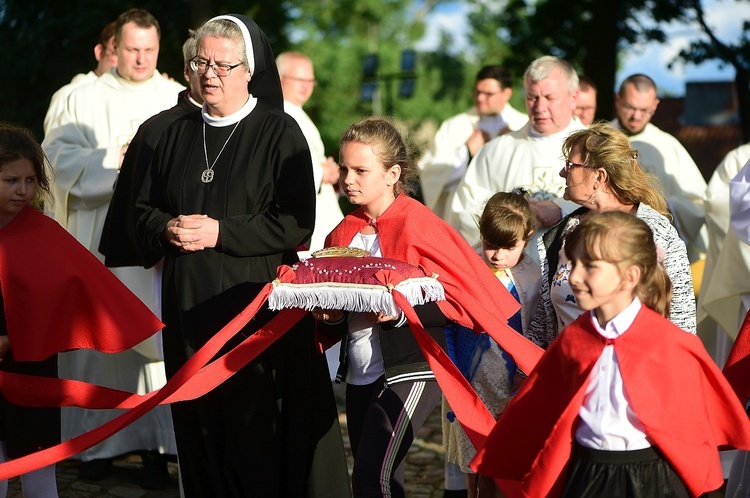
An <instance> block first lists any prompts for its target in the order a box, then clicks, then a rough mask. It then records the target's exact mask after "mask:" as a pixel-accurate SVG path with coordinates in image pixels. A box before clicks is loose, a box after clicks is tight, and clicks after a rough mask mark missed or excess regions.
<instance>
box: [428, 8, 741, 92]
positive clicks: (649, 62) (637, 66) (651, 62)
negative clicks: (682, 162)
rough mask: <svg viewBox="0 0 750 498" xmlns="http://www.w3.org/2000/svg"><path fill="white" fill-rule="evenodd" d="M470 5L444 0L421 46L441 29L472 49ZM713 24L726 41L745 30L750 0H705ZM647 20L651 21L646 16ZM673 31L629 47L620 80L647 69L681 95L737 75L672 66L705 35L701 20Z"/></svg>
mask: <svg viewBox="0 0 750 498" xmlns="http://www.w3.org/2000/svg"><path fill="white" fill-rule="evenodd" d="M467 9H468V7H467V6H466V5H465V3H464V2H447V3H444V4H440V5H439V6H438V7H437V8H436V9H435V10H434V12H432V13H431V14H430V17H429V22H428V31H427V34H426V35H425V37H424V39H423V40H422V41H421V42H420V43H419V45H418V46H417V48H418V49H427V48H430V47H433V46H435V44H436V43H437V40H438V33H439V32H440V30H441V29H443V30H447V31H449V32H451V33H453V35H454V37H455V41H456V50H457V51H465V50H467V49H468V40H467V38H466V33H467V32H468V31H469V24H468V20H467V18H466V13H467ZM704 10H705V12H706V17H707V22H708V24H709V26H711V27H712V28H714V30H715V33H716V34H717V36H718V37H719V38H720V39H721V40H723V41H730V42H731V41H732V40H733V39H737V38H738V37H739V36H740V34H741V26H742V23H743V22H744V21H745V20H750V2H747V1H744V2H738V1H736V0H705V1H704ZM644 22H648V21H647V20H645V21H644ZM664 29H665V30H666V31H667V33H668V35H669V43H667V44H664V45H660V44H657V43H649V44H646V45H638V46H633V47H629V48H628V49H627V50H626V51H625V52H624V53H623V54H622V56H623V60H622V67H621V69H620V70H619V71H618V73H617V78H616V79H617V84H618V85H619V83H620V82H621V81H622V80H623V79H625V78H626V77H627V76H628V75H630V74H633V73H645V74H648V75H649V76H651V77H652V78H653V79H654V80H655V81H656V83H657V85H658V86H659V88H660V94H661V93H664V94H668V95H670V96H681V95H684V93H685V83H686V82H689V81H690V82H692V81H728V80H733V79H734V69H733V68H731V67H724V68H720V67H719V65H718V63H716V62H707V63H704V64H701V65H699V66H695V65H692V64H690V65H685V64H682V63H678V64H675V65H674V66H673V67H672V68H671V69H669V68H668V67H667V64H668V63H669V62H670V61H671V60H672V59H674V57H675V55H677V53H678V52H679V51H680V49H681V48H683V47H686V46H687V45H688V43H689V41H690V40H692V39H695V38H696V37H699V36H701V35H702V32H701V30H700V28H699V27H698V25H697V23H693V24H687V25H686V24H677V23H672V24H670V25H667V26H664Z"/></svg>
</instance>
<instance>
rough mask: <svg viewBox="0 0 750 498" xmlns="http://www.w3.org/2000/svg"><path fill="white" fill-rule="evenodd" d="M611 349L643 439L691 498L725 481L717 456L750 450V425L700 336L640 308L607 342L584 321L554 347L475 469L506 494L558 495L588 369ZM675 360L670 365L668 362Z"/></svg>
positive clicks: (499, 424)
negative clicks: (628, 324) (726, 451)
mask: <svg viewBox="0 0 750 498" xmlns="http://www.w3.org/2000/svg"><path fill="white" fill-rule="evenodd" d="M608 343H611V344H614V348H615V354H616V355H617V359H618V362H619V364H620V371H621V373H622V377H623V382H624V385H625V388H626V389H627V395H628V399H629V400H630V403H631V406H632V408H633V410H634V411H635V413H636V414H637V415H638V418H639V419H640V420H641V422H642V423H643V426H644V427H645V432H646V434H647V435H648V437H649V439H650V440H651V441H652V443H653V444H654V446H656V447H657V448H658V449H659V451H660V452H661V453H662V454H663V455H664V457H665V458H666V459H667V461H668V462H669V463H670V465H671V466H672V467H673V468H674V469H675V471H676V472H677V474H678V475H679V476H680V478H681V479H682V480H683V482H684V483H685V485H686V486H687V489H688V490H689V491H690V493H691V494H693V495H694V496H698V495H700V494H702V493H705V492H709V491H713V490H716V489H718V488H719V487H720V486H721V485H722V482H723V477H722V471H721V464H720V461H719V454H718V450H719V449H726V447H735V448H740V449H750V421H748V418H747V415H746V414H745V411H744V410H743V408H742V405H741V404H740V403H739V402H738V401H737V398H736V396H734V394H733V393H732V391H731V388H730V386H729V384H728V383H727V381H726V379H725V378H724V376H723V375H722V374H721V372H720V371H719V369H718V367H717V366H716V364H715V363H714V361H713V360H712V359H711V357H710V356H709V355H708V353H706V350H705V349H704V347H703V344H702V343H701V342H700V339H698V338H697V337H696V336H694V335H692V334H688V333H686V332H683V331H682V330H680V329H678V328H677V327H676V326H675V325H673V324H672V323H671V322H669V321H668V320H667V319H665V318H663V317H662V316H660V315H658V314H657V313H655V312H654V311H652V310H650V309H648V308H646V307H645V306H643V307H642V308H641V311H640V312H639V313H638V316H637V317H636V319H635V321H634V322H633V324H632V326H631V327H630V328H629V329H628V330H627V331H626V332H625V333H624V334H623V335H622V336H621V337H619V338H618V339H616V340H614V341H608V340H607V339H606V338H604V337H602V336H601V335H600V334H599V333H598V332H597V331H596V329H595V328H594V326H593V324H592V322H591V318H590V315H589V313H584V314H583V315H581V317H580V318H578V319H577V320H576V321H575V322H573V323H572V324H571V325H570V326H568V327H567V328H566V329H565V330H563V332H562V334H561V335H560V336H559V337H558V338H557V339H556V340H555V341H554V342H553V343H552V344H551V345H550V347H549V348H548V349H547V352H546V354H545V355H544V357H543V358H542V360H541V361H540V362H539V365H538V366H537V368H536V369H535V370H534V371H533V372H532V373H531V375H529V378H528V379H527V381H526V382H524V384H523V386H522V387H521V389H520V390H519V392H518V394H517V395H516V396H515V399H514V400H513V401H512V402H511V404H510V405H509V406H508V408H507V409H506V411H505V412H504V413H503V414H502V415H501V416H500V418H499V419H498V422H497V425H496V426H495V428H494V429H493V431H492V432H491V433H490V436H489V437H488V438H487V442H486V444H485V446H484V447H483V448H481V449H480V451H479V452H478V453H477V456H476V458H475V459H474V461H473V462H472V468H474V469H475V470H476V471H477V472H478V473H479V474H482V475H488V476H491V477H494V478H495V479H496V480H497V482H498V484H500V486H501V488H502V489H503V491H504V492H505V493H506V496H509V497H515V496H528V497H538V496H559V495H560V493H561V492H562V488H563V486H564V484H565V479H566V477H567V475H566V474H567V472H566V467H567V464H568V461H569V460H570V456H571V450H572V448H573V442H574V439H575V430H576V426H577V424H578V422H579V418H578V414H579V411H580V407H581V404H582V402H583V398H584V395H585V391H586V385H587V384H588V382H587V379H588V376H589V373H590V372H591V369H592V368H593V367H594V365H595V363H596V361H597V360H598V358H599V356H600V355H601V352H602V350H603V349H604V346H605V345H607V344H608ZM667 362H668V364H667Z"/></svg>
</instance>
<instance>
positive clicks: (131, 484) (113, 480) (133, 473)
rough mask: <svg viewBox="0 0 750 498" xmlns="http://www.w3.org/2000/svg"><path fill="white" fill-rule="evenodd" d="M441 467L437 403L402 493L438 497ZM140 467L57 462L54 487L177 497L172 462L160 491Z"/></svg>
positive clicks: (126, 461) (409, 461) (127, 497)
mask: <svg viewBox="0 0 750 498" xmlns="http://www.w3.org/2000/svg"><path fill="white" fill-rule="evenodd" d="M339 419H340V421H341V425H342V428H343V430H344V444H345V445H346V449H347V459H348V461H349V471H350V472H351V468H352V458H351V453H350V452H349V446H348V444H349V442H348V438H347V437H346V417H345V416H344V415H343V414H341V415H340V416H339ZM443 467H444V459H443V447H442V432H441V428H440V405H438V406H437V407H436V408H435V409H434V410H433V411H432V413H431V414H430V417H429V418H428V419H427V422H426V423H425V425H424V426H423V427H422V429H421V430H420V432H419V433H417V439H416V440H415V442H414V445H413V446H412V448H411V450H410V451H409V454H408V455H407V457H406V496H407V497H409V498H442V496H443ZM140 469H141V459H140V457H138V456H135V455H131V456H128V457H125V458H122V459H119V460H116V461H115V462H114V465H113V466H112V471H111V472H110V474H109V475H108V476H107V477H106V478H105V479H102V480H101V481H96V482H90V481H84V480H82V479H79V478H78V462H77V461H75V460H66V461H63V462H60V463H58V464H57V486H58V491H59V495H60V498H178V497H179V496H180V492H179V485H178V482H177V465H176V464H174V463H170V464H169V472H170V474H171V476H172V484H171V485H170V486H169V487H167V488H166V489H163V490H160V491H146V490H145V489H143V488H141V487H140V486H139V485H138V477H139V475H140ZM22 497H23V494H22V492H21V484H20V480H19V479H18V478H14V479H12V480H11V482H10V489H9V491H8V498H22ZM331 498H336V497H331Z"/></svg>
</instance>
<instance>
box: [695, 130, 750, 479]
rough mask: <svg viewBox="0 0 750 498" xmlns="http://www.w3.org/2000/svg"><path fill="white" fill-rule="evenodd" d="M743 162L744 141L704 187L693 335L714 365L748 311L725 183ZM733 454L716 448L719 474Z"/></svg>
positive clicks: (745, 260) (747, 273)
mask: <svg viewBox="0 0 750 498" xmlns="http://www.w3.org/2000/svg"><path fill="white" fill-rule="evenodd" d="M749 161H750V144H746V145H741V146H739V147H737V148H736V149H733V150H731V151H730V152H729V153H728V154H727V155H726V156H725V157H724V159H723V160H722V161H721V163H719V165H718V166H717V167H716V169H715V170H714V173H713V175H711V179H710V180H709V182H708V189H707V190H706V201H705V208H706V228H707V230H708V251H707V253H706V261H705V268H704V271H703V280H702V283H701V287H700V293H699V295H698V305H697V317H696V318H697V322H698V335H699V336H700V338H701V340H702V341H703V343H704V345H705V346H706V349H707V350H708V351H709V352H710V353H711V356H712V357H713V359H714V360H715V361H716V363H717V364H718V365H719V367H720V368H723V367H724V363H725V362H726V359H727V356H728V355H729V351H730V350H731V348H732V344H733V342H734V339H736V338H737V332H738V331H739V328H740V325H741V324H742V320H743V319H744V318H745V314H746V313H747V311H748V309H750V245H748V244H747V243H745V242H743V241H742V240H740V239H739V238H738V237H737V235H736V234H735V232H734V230H732V229H730V225H729V219H730V200H729V199H730V190H729V185H730V183H731V181H732V179H734V178H735V177H736V176H737V175H738V173H739V172H740V170H741V169H742V168H743V166H745V164H747V163H748V162H749ZM739 181H741V177H740V180H739ZM736 453H737V452H736V451H734V450H732V451H725V452H721V463H722V468H723V470H724V476H725V477H727V476H729V466H730V463H731V462H732V460H733V458H734V457H735V454H736Z"/></svg>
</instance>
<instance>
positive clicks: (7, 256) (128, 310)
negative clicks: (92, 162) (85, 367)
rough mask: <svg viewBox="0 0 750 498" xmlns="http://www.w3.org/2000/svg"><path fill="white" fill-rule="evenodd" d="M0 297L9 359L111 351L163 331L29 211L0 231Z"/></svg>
mask: <svg viewBox="0 0 750 498" xmlns="http://www.w3.org/2000/svg"><path fill="white" fill-rule="evenodd" d="M0 291H1V292H2V297H3V303H4V310H5V321H6V323H7V327H8V339H9V341H10V345H11V350H12V351H13V357H14V358H15V359H16V360H21V361H40V360H43V359H45V358H48V357H50V356H52V355H53V354H55V353H59V352H62V351H69V350H72V349H79V348H88V349H96V350H98V351H103V352H105V353H116V352H119V351H124V350H126V349H130V348H131V347H133V346H135V345H136V344H138V343H139V342H141V341H143V340H144V339H146V338H148V337H150V336H151V335H153V334H154V333H156V332H157V331H159V330H161V329H162V327H163V325H162V323H161V322H160V321H159V319H158V318H157V317H156V316H154V314H153V313H151V311H150V310H149V309H148V308H147V307H146V306H145V305H144V304H143V303H142V302H141V301H140V300H139V299H138V298H137V297H136V296H135V295H133V293H132V292H130V290H128V288H127V287H125V285H124V284H123V283H122V282H120V280H118V279H117V277H115V276H114V275H113V274H112V272H110V271H109V270H108V269H107V268H106V267H105V266H104V265H103V264H102V263H101V262H100V261H99V260H98V259H97V258H96V257H95V256H94V255H93V254H91V252H89V251H88V250H87V249H86V248H85V247H83V246H82V245H81V244H80V243H79V242H78V241H77V240H76V239H75V238H74V237H73V236H72V235H70V234H69V233H68V232H67V231H65V229H63V228H62V227H61V226H60V225H59V224H58V223H57V222H56V221H54V220H52V219H51V218H49V217H47V216H45V215H44V214H42V213H40V212H39V211H37V210H36V209H34V208H31V207H26V208H24V209H23V210H22V211H21V212H20V213H19V214H18V216H16V217H15V219H14V220H13V221H12V222H11V223H9V224H8V225H7V226H5V227H4V228H2V229H0Z"/></svg>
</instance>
